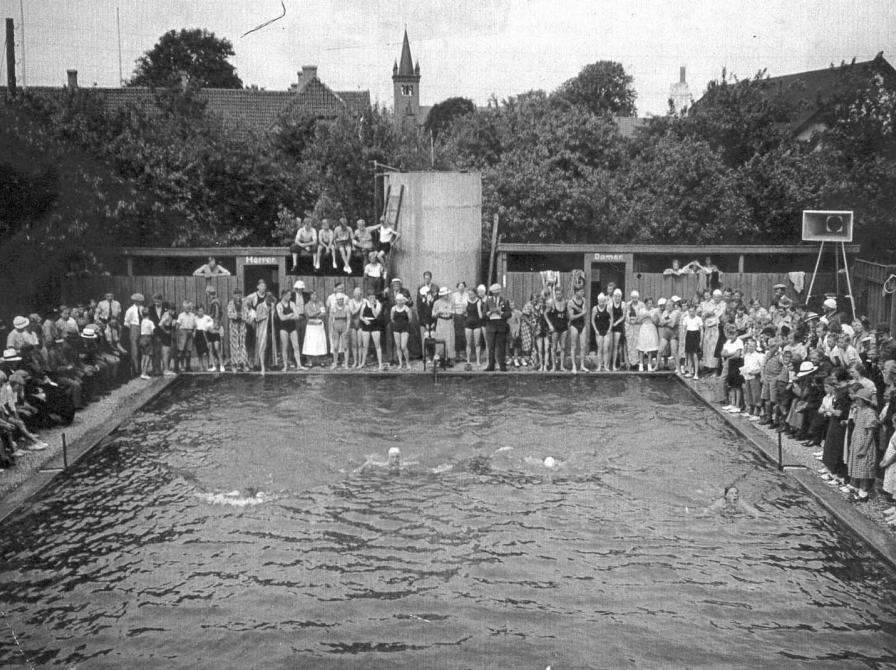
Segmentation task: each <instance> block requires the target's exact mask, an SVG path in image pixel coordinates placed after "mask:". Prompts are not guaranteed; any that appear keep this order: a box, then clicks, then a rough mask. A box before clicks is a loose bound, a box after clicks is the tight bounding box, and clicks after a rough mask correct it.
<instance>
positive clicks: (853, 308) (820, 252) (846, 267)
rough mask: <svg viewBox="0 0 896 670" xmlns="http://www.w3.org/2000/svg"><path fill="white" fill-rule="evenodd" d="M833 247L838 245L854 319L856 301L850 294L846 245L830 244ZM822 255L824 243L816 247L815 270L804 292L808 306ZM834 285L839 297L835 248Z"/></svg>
mask: <svg viewBox="0 0 896 670" xmlns="http://www.w3.org/2000/svg"><path fill="white" fill-rule="evenodd" d="M831 244H833V245H837V244H839V245H840V252H841V253H842V255H843V271H844V274H845V275H846V288H847V290H848V291H849V295H848V297H849V304H850V306H851V307H852V318H853V319H855V318H856V299H855V297H854V296H853V294H852V280H851V279H850V278H849V264H848V262H847V260H846V243H845V242H832V243H831ZM823 253H824V241H822V242H821V244H820V245H819V247H818V258H816V259H815V269H814V270H813V271H812V279H811V281H810V282H809V290H808V291H807V292H806V304H807V305H808V304H809V298H811V297H812V287H813V286H814V285H815V277H816V276H817V275H818V266H819V265H821V255H822V254H823ZM834 270H835V272H834V285H835V287H836V288H835V290H836V292H837V295H838V296H839V295H840V259H839V257H838V256H837V247H836V246H834Z"/></svg>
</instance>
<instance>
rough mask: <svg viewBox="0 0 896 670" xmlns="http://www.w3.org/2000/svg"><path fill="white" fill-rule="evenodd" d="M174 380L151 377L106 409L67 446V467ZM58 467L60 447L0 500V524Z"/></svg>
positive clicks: (57, 471) (49, 479)
mask: <svg viewBox="0 0 896 670" xmlns="http://www.w3.org/2000/svg"><path fill="white" fill-rule="evenodd" d="M176 379H177V378H176V377H157V378H154V379H153V381H152V382H151V383H150V384H149V385H147V386H145V387H143V388H141V389H140V390H138V391H136V392H135V393H132V394H130V395H128V396H126V397H124V398H122V400H121V404H120V405H118V406H116V407H114V408H112V409H111V410H110V411H111V416H109V417H102V418H99V419H98V420H97V421H96V422H95V423H94V424H93V425H90V426H89V427H88V428H87V429H86V430H85V432H84V433H83V434H82V435H81V436H80V437H78V438H77V439H74V440H72V441H71V442H70V443H69V444H68V445H67V452H68V465H69V467H71V466H73V465H74V464H75V463H76V462H77V461H79V460H80V459H81V458H83V457H84V456H85V455H86V454H88V453H89V452H90V451H92V450H93V448H94V447H96V446H97V445H98V444H99V443H100V442H102V441H103V439H105V438H106V437H108V436H109V435H110V434H111V433H112V432H114V431H115V430H116V429H117V428H118V427H119V426H121V425H122V424H123V423H124V422H125V421H127V420H128V419H130V417H131V416H133V414H134V413H135V412H137V411H139V410H140V409H142V408H143V407H144V406H145V405H146V404H147V403H148V402H150V401H152V400H153V399H154V398H156V397H157V396H158V395H159V394H161V393H162V392H163V391H165V390H166V389H168V388H169V387H170V386H171V384H172V383H173V382H174V381H175V380H176ZM60 432H61V433H63V434H64V432H65V430H64V429H62V430H61V431H60ZM62 466H63V455H62V449H61V447H60V448H58V449H57V450H56V453H55V454H53V455H52V456H50V457H49V458H47V459H46V460H45V461H43V462H41V463H40V464H39V465H38V466H37V467H35V468H34V469H33V470H32V471H31V472H29V473H28V474H27V475H26V478H25V479H24V480H23V481H22V482H21V483H20V484H19V485H18V486H16V487H15V488H13V489H11V490H10V491H9V492H8V493H6V494H5V495H4V496H3V497H2V498H0V525H2V524H3V523H4V522H5V521H6V520H7V519H8V518H9V517H10V516H11V515H12V514H14V513H15V512H16V511H17V510H18V509H19V508H20V507H22V506H23V505H25V504H26V503H27V502H28V501H29V500H30V499H31V498H32V497H33V496H34V495H36V494H37V493H39V492H40V491H41V490H43V489H44V488H45V487H46V486H48V485H49V484H50V483H51V482H52V481H53V480H54V479H56V477H57V476H59V475H60V474H62V473H63V472H64V470H63V469H62Z"/></svg>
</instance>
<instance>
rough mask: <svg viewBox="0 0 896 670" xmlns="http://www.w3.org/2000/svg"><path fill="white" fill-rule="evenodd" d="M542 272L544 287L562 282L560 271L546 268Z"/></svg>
mask: <svg viewBox="0 0 896 670" xmlns="http://www.w3.org/2000/svg"><path fill="white" fill-rule="evenodd" d="M540 274H541V285H542V287H545V286H556V285H557V284H558V283H559V282H560V272H558V271H557V270H544V271H542V272H541V273H540Z"/></svg>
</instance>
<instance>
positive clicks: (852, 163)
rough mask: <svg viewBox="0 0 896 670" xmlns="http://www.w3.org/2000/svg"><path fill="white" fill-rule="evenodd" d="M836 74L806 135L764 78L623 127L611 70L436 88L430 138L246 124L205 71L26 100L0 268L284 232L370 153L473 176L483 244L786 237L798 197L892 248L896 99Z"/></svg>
mask: <svg viewBox="0 0 896 670" xmlns="http://www.w3.org/2000/svg"><path fill="white" fill-rule="evenodd" d="M160 44H161V42H160ZM838 72H839V76H838V83H837V86H836V87H835V90H833V91H831V92H830V103H829V104H828V105H826V106H824V107H823V108H822V111H821V114H820V116H819V118H818V119H816V122H817V128H819V130H818V132H817V133H816V134H815V136H814V137H812V138H810V139H809V141H805V140H798V139H796V138H795V137H794V133H793V122H794V120H795V119H797V118H800V115H801V114H804V112H805V110H804V109H800V108H797V107H793V103H788V102H787V101H788V100H792V99H794V96H786V95H778V94H779V93H781V92H780V91H775V90H773V89H772V88H771V85H770V83H769V82H768V81H767V78H766V77H765V74H764V73H759V74H757V76H756V77H754V78H752V79H749V80H745V81H737V80H734V79H730V78H727V77H723V78H722V79H721V80H719V81H716V82H712V83H711V84H710V86H709V88H708V90H707V93H706V95H704V96H703V98H702V99H701V100H700V101H699V103H698V104H696V105H695V106H694V107H693V108H692V109H691V110H688V111H687V112H685V113H682V114H678V115H676V114H670V115H669V116H666V117H658V118H654V119H652V120H651V121H650V122H649V123H647V124H646V125H645V126H644V127H643V128H641V129H640V130H638V131H637V132H636V133H634V134H633V135H631V134H628V135H626V136H623V135H622V134H620V133H619V132H618V127H617V120H616V118H615V117H617V116H618V115H619V114H620V113H625V112H630V111H633V110H634V100H635V94H634V91H633V90H631V79H630V77H628V75H626V74H625V73H624V71H623V70H622V68H621V66H618V64H613V63H596V64H594V66H593V67H592V66H589V67H586V68H585V69H584V70H583V71H582V73H580V75H579V76H578V77H577V78H575V79H573V80H570V81H569V82H566V83H565V84H563V85H562V86H561V87H560V88H559V89H558V90H557V91H556V92H554V93H552V94H548V93H544V92H541V91H532V92H529V93H524V94H521V95H518V96H514V97H511V98H508V99H506V100H503V101H498V100H495V99H493V100H491V101H490V102H489V105H488V107H487V108H480V109H474V108H471V107H472V105H470V104H467V102H468V101H467V102H460V103H458V102H457V101H456V99H455V101H451V100H449V101H445V103H444V104H442V105H441V107H440V106H439V105H437V106H436V107H435V108H434V109H441V112H439V113H438V114H437V115H436V117H435V118H434V119H431V120H430V121H431V124H430V125H431V128H430V129H431V130H433V132H432V133H430V132H427V130H426V129H420V130H416V129H407V128H405V129H403V130H402V131H401V132H398V131H396V129H395V126H394V123H393V119H392V117H391V114H390V113H389V112H386V111H384V110H382V109H379V108H373V109H370V110H368V112H367V113H365V114H364V115H363V117H361V118H358V117H354V116H349V115H346V116H343V117H340V118H337V119H333V120H320V119H315V118H306V117H294V116H293V117H288V118H283V119H281V122H280V123H279V124H278V125H277V130H276V131H274V132H272V133H269V134H267V135H265V136H263V137H246V136H244V135H241V134H234V133H233V132H231V131H230V130H228V129H227V128H224V127H222V126H221V125H220V124H219V122H218V121H217V120H216V119H215V118H213V117H212V116H210V115H208V114H206V111H205V109H204V104H203V103H202V96H201V95H200V93H201V87H200V83H199V82H200V81H201V79H200V78H194V79H191V80H190V81H189V83H188V85H187V86H183V84H182V82H180V81H177V82H174V83H173V84H170V85H158V86H156V87H155V88H154V92H153V96H154V97H153V99H152V101H151V103H150V104H148V105H143V106H129V107H125V108H123V109H116V110H112V108H111V106H109V105H107V104H105V101H104V99H103V95H104V94H103V93H102V91H93V90H89V89H88V90H77V91H74V92H68V91H62V90H60V91H59V93H58V95H55V96H47V95H42V96H37V95H32V94H28V93H26V94H24V95H20V96H19V98H18V99H17V101H15V102H12V101H11V102H10V103H9V104H6V105H2V106H0V202H3V208H2V210H0V232H2V233H3V235H4V241H5V244H4V246H3V250H2V256H3V257H2V258H0V262H3V263H4V267H7V268H8V269H9V274H16V273H15V268H16V267H18V266H22V267H30V268H34V267H36V266H40V267H42V268H45V269H47V271H48V272H49V271H50V269H52V268H54V267H58V266H59V265H62V266H63V267H64V269H65V270H67V271H79V270H82V269H84V268H88V267H92V268H93V269H94V270H96V267H95V262H94V259H93V256H92V255H91V254H92V252H93V251H94V250H96V249H97V248H100V247H104V246H112V245H120V244H127V245H159V246H164V245H198V244H202V245H215V244H218V245H237V244H278V245H279V244H283V243H285V242H286V241H287V239H288V238H289V237H290V236H291V235H292V234H294V229H293V227H294V216H303V215H304V214H305V213H306V212H307V213H314V214H315V215H317V216H324V215H326V216H340V215H343V214H344V215H346V216H348V217H350V218H355V217H359V216H363V217H365V218H368V219H370V218H375V216H376V211H375V209H376V205H375V203H376V202H377V201H376V197H375V190H376V177H375V168H374V162H375V161H376V162H378V163H381V164H386V165H390V166H393V167H395V168H399V169H430V168H435V169H460V170H475V171H479V172H481V173H482V178H483V239H484V240H485V242H486V244H488V241H489V239H490V226H491V221H492V219H493V216H494V214H496V213H497V214H499V215H500V220H501V231H502V235H503V238H504V239H505V240H507V241H516V242H536V241H556V242H604V243H612V242H626V243H632V242H634V243H663V242H678V243H713V242H714V243H719V242H725V243H735V242H743V243H749V242H758V243H762V242H766V243H781V242H793V241H797V240H798V239H799V235H800V226H799V221H800V212H801V210H803V209H816V208H837V209H841V208H842V209H853V210H855V212H856V221H857V238H858V240H859V241H861V242H863V243H864V245H865V246H864V253H865V254H866V255H868V256H870V257H875V258H880V259H888V260H891V261H892V260H896V250H894V246H896V242H894V240H896V224H894V222H893V219H892V212H893V211H894V209H896V96H894V93H893V87H892V84H888V83H887V82H886V81H884V79H883V78H880V77H878V78H874V77H872V78H868V77H861V78H860V77H857V76H856V73H855V71H854V70H853V69H852V68H851V67H850V66H844V67H842V68H840V69H839V71H838ZM166 81H168V80H166ZM433 124H437V125H438V129H437V130H438V132H436V128H434V127H432V126H433ZM431 142H432V144H431ZM379 204H380V205H381V203H379ZM37 259H40V262H38V261H37ZM11 281H12V283H15V282H16V281H19V279H13V280H11ZM16 290H19V289H16ZM21 290H23V291H24V290H28V288H27V287H22V288H21Z"/></svg>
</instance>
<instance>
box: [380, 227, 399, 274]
mask: <svg viewBox="0 0 896 670" xmlns="http://www.w3.org/2000/svg"><path fill="white" fill-rule="evenodd" d="M377 228H379V229H380V244H379V250H378V251H377V253H378V254H379V257H380V262H381V263H382V264H383V265H386V258H387V257H388V256H389V254H390V253H392V245H393V244H395V242H396V241H398V238H399V237H400V236H399V234H398V231H397V230H396V229H395V228H393V227H392V225H391V224H390V223H389V222H388V221H387V220H386V218H385V217H382V218H381V219H380V225H379V226H377Z"/></svg>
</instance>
